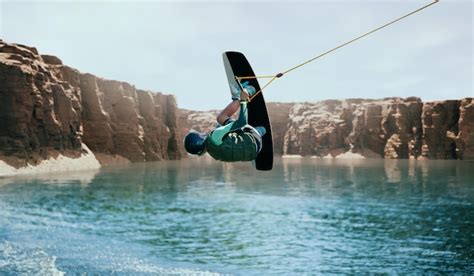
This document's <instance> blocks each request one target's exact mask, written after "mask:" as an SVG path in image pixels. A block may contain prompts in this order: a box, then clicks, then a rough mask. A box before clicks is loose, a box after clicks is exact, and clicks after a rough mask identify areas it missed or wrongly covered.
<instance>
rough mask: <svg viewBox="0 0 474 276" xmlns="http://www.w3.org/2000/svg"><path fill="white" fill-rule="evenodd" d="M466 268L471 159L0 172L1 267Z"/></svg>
mask: <svg viewBox="0 0 474 276" xmlns="http://www.w3.org/2000/svg"><path fill="white" fill-rule="evenodd" d="M62 272H65V273H66V274H69V273H70V274H82V273H86V274H91V275H96V274H110V273H114V274H122V273H123V274H165V275H167V274H173V275H176V274H178V275H179V274H185V275H189V274H191V275H193V274H201V275H202V274H213V273H216V274H243V275H249V274H287V275H288V274H291V275H294V274H331V273H344V274H361V273H388V274H394V273H396V274H398V273H400V274H406V273H440V274H446V273H456V272H458V273H462V274H471V275H472V274H473V273H474V163H473V162H467V161H429V162H428V161H425V162H420V161H417V162H415V161H411V162H410V161H406V160H405V161H390V160H388V161H384V160H362V161H360V160H353V161H337V160H317V159H284V160H277V161H276V164H275V169H274V170H273V171H271V172H257V171H254V170H252V169H251V167H250V166H249V165H248V164H243V163H240V164H222V163H218V162H215V161H212V160H208V159H191V160H185V161H177V162H174V161H173V162H159V163H148V164H134V165H129V166H123V167H110V168H105V169H102V170H100V171H89V172H78V173H68V174H55V175H46V176H36V177H21V178H20V177H19V178H3V179H0V274H5V273H7V274H22V273H25V274H61V273H62Z"/></svg>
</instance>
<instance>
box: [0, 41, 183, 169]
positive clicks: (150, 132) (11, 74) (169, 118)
mask: <svg viewBox="0 0 474 276" xmlns="http://www.w3.org/2000/svg"><path fill="white" fill-rule="evenodd" d="M178 112H179V110H178V108H177V104H176V100H175V97H174V96H173V95H165V94H162V93H155V92H151V91H144V90H139V89H136V88H135V87H134V86H132V85H130V84H128V83H126V82H120V81H114V80H106V79H102V78H99V77H96V76H94V75H92V74H88V73H81V72H79V71H78V70H76V69H74V68H71V67H68V66H66V65H63V64H62V61H61V60H60V59H59V58H57V57H55V56H50V55H40V54H39V53H38V51H37V50H36V49H35V48H33V47H28V46H25V45H20V44H7V43H5V42H3V41H0V161H3V162H5V163H6V164H8V165H10V166H13V167H15V168H20V167H25V166H27V165H38V164H40V163H41V162H42V161H44V160H49V159H51V158H57V157H58V156H59V155H62V156H67V157H69V158H72V159H75V158H79V157H81V156H83V155H87V154H90V153H89V152H88V150H87V148H89V149H90V150H91V151H92V154H94V155H95V157H96V158H97V159H98V160H99V161H100V162H101V163H102V164H108V163H111V162H141V161H155V160H163V159H179V158H181V156H182V151H181V150H180V149H179V144H180V141H181V138H180V136H179V132H178V125H177V120H178V117H179V114H178Z"/></svg>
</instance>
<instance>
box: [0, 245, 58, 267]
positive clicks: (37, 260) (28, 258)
mask: <svg viewBox="0 0 474 276" xmlns="http://www.w3.org/2000/svg"><path fill="white" fill-rule="evenodd" d="M0 272H2V273H3V272H5V273H8V274H10V273H13V274H29V275H31V274H34V275H55V276H61V275H64V274H65V273H64V272H63V271H61V270H59V268H58V267H57V266H56V256H50V255H48V254H47V253H46V252H44V251H43V250H42V249H40V248H21V247H19V246H16V245H14V244H12V243H10V242H8V241H4V242H1V243H0ZM0 274H1V273H0Z"/></svg>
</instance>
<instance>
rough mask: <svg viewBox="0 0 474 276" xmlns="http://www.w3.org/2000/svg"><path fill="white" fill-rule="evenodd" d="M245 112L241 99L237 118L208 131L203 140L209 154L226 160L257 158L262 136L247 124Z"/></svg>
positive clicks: (244, 105)
mask: <svg viewBox="0 0 474 276" xmlns="http://www.w3.org/2000/svg"><path fill="white" fill-rule="evenodd" d="M247 114H248V112H247V102H245V101H241V102H240V114H239V118H238V119H237V120H236V121H233V122H230V123H227V124H226V125H223V126H219V127H217V128H216V129H214V130H213V131H211V132H210V133H209V136H208V137H207V139H206V142H205V143H206V149H207V152H208V153H209V155H211V156H212V157H213V158H214V159H216V160H221V161H226V162H235V161H251V160H255V159H256V158H257V154H258V153H259V151H260V149H261V145H262V137H261V135H260V134H259V132H258V131H257V130H256V129H255V128H254V127H252V126H251V125H249V124H248V115H247Z"/></svg>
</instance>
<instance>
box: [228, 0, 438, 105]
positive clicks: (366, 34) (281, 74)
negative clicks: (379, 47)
mask: <svg viewBox="0 0 474 276" xmlns="http://www.w3.org/2000/svg"><path fill="white" fill-rule="evenodd" d="M438 2H439V0H434V1H433V2H431V3H430V4H427V5H425V6H423V7H421V8H418V9H416V10H414V11H412V12H410V13H407V14H405V15H404V16H401V17H399V18H397V19H394V20H392V21H390V22H388V23H385V24H384V25H382V26H380V27H377V28H375V29H373V30H371V31H368V32H366V33H364V34H362V35H360V36H358V37H356V38H353V39H351V40H349V41H347V42H345V43H342V44H340V45H338V46H336V47H334V48H332V49H330V50H328V51H326V52H324V53H322V54H319V55H317V56H315V57H313V58H311V59H308V60H307V61H305V62H302V63H300V64H298V65H296V66H294V67H292V68H290V69H288V70H286V71H283V72H281V73H278V74H276V75H266V76H247V77H235V79H236V80H237V82H238V83H239V84H240V81H241V80H248V79H270V80H269V81H268V82H267V83H266V84H265V85H264V86H263V87H262V88H260V90H258V91H257V92H256V93H255V94H253V95H252V96H251V97H250V98H249V102H251V101H252V99H253V98H255V97H256V96H257V95H258V94H260V93H262V91H263V89H265V88H266V87H267V86H268V85H270V84H271V83H272V82H273V81H274V80H276V79H279V78H281V77H282V76H283V75H285V74H287V73H289V72H291V71H293V70H296V69H298V68H300V67H302V66H304V65H306V64H308V63H310V62H312V61H314V60H316V59H319V58H321V57H323V56H325V55H327V54H329V53H331V52H334V51H336V50H337V49H339V48H342V47H344V46H346V45H349V44H351V43H353V42H355V41H357V40H359V39H361V38H363V37H366V36H368V35H370V34H372V33H375V32H376V31H379V30H381V29H383V28H385V27H388V26H390V25H392V24H394V23H396V22H398V21H400V20H402V19H404V18H406V17H409V16H410V15H413V14H415V13H417V12H419V11H421V10H424V9H426V8H428V7H430V6H432V5H434V4H436V3H438Z"/></svg>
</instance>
